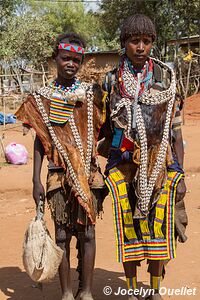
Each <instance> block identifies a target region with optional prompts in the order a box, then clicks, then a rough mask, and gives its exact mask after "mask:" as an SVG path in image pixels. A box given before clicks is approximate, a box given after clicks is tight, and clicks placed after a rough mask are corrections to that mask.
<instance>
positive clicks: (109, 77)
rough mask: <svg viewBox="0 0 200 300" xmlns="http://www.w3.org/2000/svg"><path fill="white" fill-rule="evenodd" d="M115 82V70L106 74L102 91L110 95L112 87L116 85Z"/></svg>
mask: <svg viewBox="0 0 200 300" xmlns="http://www.w3.org/2000/svg"><path fill="white" fill-rule="evenodd" d="M116 80H117V68H114V69H113V70H111V71H109V72H107V73H106V75H105V77H104V80H103V83H102V89H103V90H104V91H106V92H107V93H108V94H110V92H111V89H112V86H113V85H114V84H115V83H116Z"/></svg>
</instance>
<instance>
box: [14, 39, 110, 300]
mask: <svg viewBox="0 0 200 300" xmlns="http://www.w3.org/2000/svg"><path fill="white" fill-rule="evenodd" d="M84 47H85V42H84V40H83V39H82V37H80V36H79V35H77V34H74V33H69V34H63V35H59V36H58V38H57V40H56V43H55V47H54V51H53V58H54V59H55V62H56V66H57V77H56V79H55V80H54V81H53V82H52V83H51V84H50V85H49V86H48V87H45V88H42V89H40V90H39V91H37V92H36V93H34V94H33V95H30V96H28V98H27V100H26V101H25V102H24V103H23V104H22V106H21V107H20V108H19V110H18V111H17V113H16V116H17V117H18V118H19V119H20V120H21V121H22V122H23V123H24V124H26V125H28V126H31V127H33V128H34V129H35V131H36V138H35V142H34V170H33V197H34V200H35V203H36V205H38V204H39V202H40V200H41V199H44V198H45V190H44V187H43V185H42V182H41V178H40V175H41V167H42V162H43V157H44V155H45V154H46V155H47V158H48V160H49V168H48V169H49V171H48V177H47V200H48V203H49V207H50V209H51V213H52V217H53V219H54V224H55V237H56V243H57V244H58V245H59V246H60V247H61V248H62V249H63V250H64V255H63V259H62V262H61V265H60V267H59V276H60V283H61V288H62V300H74V296H73V293H72V284H71V277H70V261H69V258H70V241H71V237H72V235H76V236H77V239H78V241H79V246H80V249H81V259H82V266H80V265H79V267H80V268H81V269H82V290H81V294H80V299H81V300H92V299H93V297H92V294H91V287H92V277H93V269H94V260H95V228H94V224H95V219H96V214H98V213H99V210H100V208H99V206H100V205H99V204H101V201H103V197H104V191H105V185H104V182H103V178H102V175H101V174H100V173H99V167H98V163H97V158H96V151H95V143H96V141H97V138H98V133H99V130H100V127H101V125H102V122H103V107H104V105H103V101H102V99H103V93H102V91H101V88H100V87H99V86H98V85H93V86H92V85H89V84H86V83H81V82H80V81H79V80H78V79H77V78H76V73H77V71H78V70H79V68H80V66H81V64H82V62H83V56H84ZM104 98H105V97H104ZM100 195H101V197H100ZM98 200H99V201H100V203H99V202H98ZM79 257H80V253H79Z"/></svg>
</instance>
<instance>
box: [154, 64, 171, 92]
mask: <svg viewBox="0 0 200 300" xmlns="http://www.w3.org/2000/svg"><path fill="white" fill-rule="evenodd" d="M172 72H173V71H172V69H171V68H170V67H169V66H168V65H167V64H165V63H163V62H161V61H159V60H156V59H155V60H154V59H153V77H154V87H155V88H156V89H158V90H166V89H168V88H169V86H170V83H171V79H172Z"/></svg>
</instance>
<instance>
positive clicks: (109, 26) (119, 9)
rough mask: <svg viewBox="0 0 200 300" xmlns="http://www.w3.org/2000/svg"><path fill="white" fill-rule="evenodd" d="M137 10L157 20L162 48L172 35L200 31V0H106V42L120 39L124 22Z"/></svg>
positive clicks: (103, 7) (103, 15) (103, 12)
mask: <svg viewBox="0 0 200 300" xmlns="http://www.w3.org/2000/svg"><path fill="white" fill-rule="evenodd" d="M135 13H143V14H146V15H148V16H149V17H150V18H151V19H152V20H153V21H154V23H155V25H156V31H157V36H158V38H157V44H158V47H159V48H160V50H161V49H162V48H163V46H164V45H165V43H166V41H167V40H168V39H170V38H176V37H180V36H188V35H191V34H197V33H199V32H200V21H199V14H200V2H199V0H192V1H190V0H152V1H151V0H141V1H138V0H111V1H107V0H102V3H101V23H102V25H101V26H102V28H104V32H105V39H106V41H107V42H112V41H116V39H117V37H118V36H119V30H120V27H121V25H122V24H123V21H124V20H125V19H126V18H127V17H128V16H130V15H132V14H135Z"/></svg>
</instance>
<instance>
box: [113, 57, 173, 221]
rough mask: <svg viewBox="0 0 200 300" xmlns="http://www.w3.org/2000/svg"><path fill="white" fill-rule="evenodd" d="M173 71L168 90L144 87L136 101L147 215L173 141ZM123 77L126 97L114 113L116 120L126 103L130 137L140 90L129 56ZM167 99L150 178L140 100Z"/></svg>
mask: <svg viewBox="0 0 200 300" xmlns="http://www.w3.org/2000/svg"><path fill="white" fill-rule="evenodd" d="M154 61H156V62H157V63H158V64H160V65H161V67H165V68H166V67H167V68H168V69H169V67H168V66H167V65H165V64H164V63H162V62H161V61H159V60H156V59H154ZM170 71H171V84H170V87H169V88H168V89H167V90H165V91H161V92H160V91H158V92H157V93H156V94H154V95H151V94H149V92H148V91H144V92H143V94H142V95H141V96H140V97H139V99H138V101H136V103H135V104H134V109H135V113H136V125H137V131H138V134H139V140H140V147H141V157H140V167H139V175H138V186H139V192H138V208H139V209H140V211H141V213H142V214H143V215H144V216H146V215H148V212H149V206H150V201H151V196H152V194H153V190H154V186H155V183H156V180H157V178H158V175H159V173H160V170H161V168H162V166H163V164H164V162H165V158H166V153H167V147H168V141H169V131H170V121H171V115H172V110H173V105H174V101H175V91H176V81H175V74H174V72H173V70H172V69H170ZM119 75H120V76H121V77H119V85H120V86H119V88H120V92H122V98H121V100H120V101H119V102H117V103H116V106H115V108H114V109H113V110H112V113H111V117H112V119H113V120H117V116H118V113H119V112H120V109H121V108H122V107H125V108H126V110H127V116H128V124H127V128H126V130H125V135H126V136H127V137H129V136H130V130H131V124H132V123H131V121H132V120H131V119H132V114H131V107H132V105H133V99H134V96H135V92H136V86H137V83H136V80H135V78H134V76H133V74H132V73H131V71H130V69H129V67H128V62H127V60H125V61H124V64H123V68H121V69H120V74H119ZM164 102H167V103H168V106H167V112H166V121H165V126H164V131H163V136H162V141H161V144H160V148H159V151H158V155H157V157H156V161H155V164H154V167H153V170H152V173H151V175H150V177H149V180H148V147H147V134H146V128H145V123H144V118H143V115H142V110H141V106H140V103H143V104H146V105H156V104H161V103H164ZM155 202H156V199H155V200H154V201H153V203H152V204H154V203H155Z"/></svg>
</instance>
